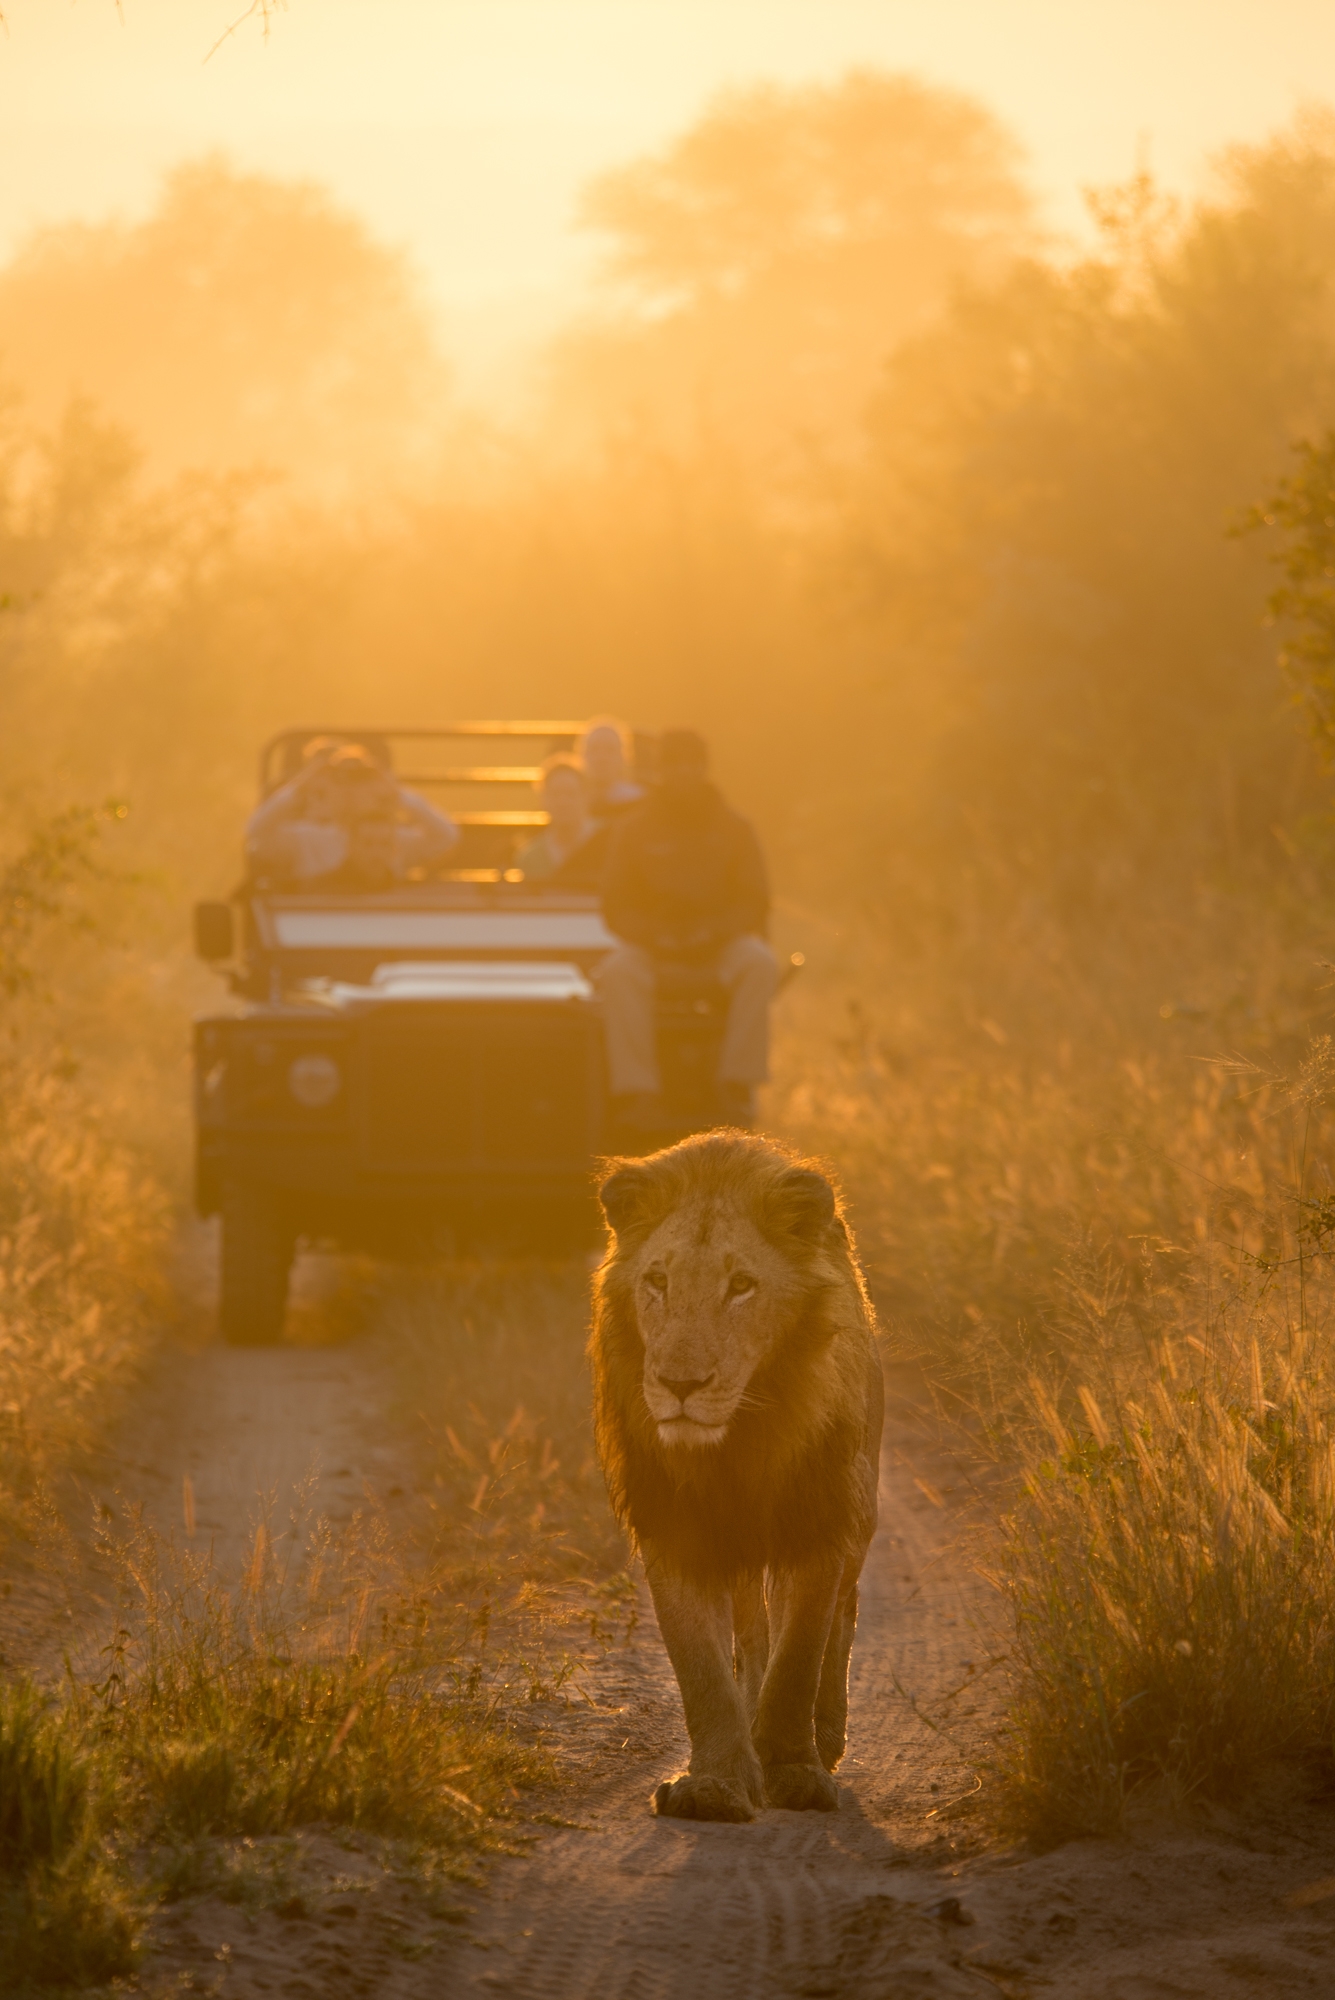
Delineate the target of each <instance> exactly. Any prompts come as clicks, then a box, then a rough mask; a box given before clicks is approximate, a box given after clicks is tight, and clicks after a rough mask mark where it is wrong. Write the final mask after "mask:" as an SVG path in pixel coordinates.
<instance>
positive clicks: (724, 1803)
mask: <svg viewBox="0 0 1335 2000" xmlns="http://www.w3.org/2000/svg"><path fill="white" fill-rule="evenodd" d="M654 1811H655V1812H656V1813H658V1814H659V1815H660V1816H661V1817H662V1818H664V1819H721V1820H728V1821H731V1822H732V1823H733V1824H734V1825H740V1824H741V1823H742V1821H743V1820H748V1819H754V1818H755V1813H754V1812H753V1811H752V1808H751V1802H750V1800H749V1799H748V1798H747V1797H746V1794H745V1793H744V1792H742V1791H741V1790H739V1788H738V1787H737V1786H736V1785H730V1784H729V1783H728V1781H727V1779H726V1778H713V1777H710V1776H708V1775H707V1774H706V1773H703V1772H702V1773H701V1774H700V1776H699V1777H694V1778H693V1777H691V1776H690V1774H689V1773H688V1774H687V1775H686V1776H685V1777H681V1778H669V1779H668V1780H667V1781H666V1782H665V1783H663V1784H661V1785H660V1786H659V1787H658V1790H657V1791H656V1792H655V1793H654Z"/></svg>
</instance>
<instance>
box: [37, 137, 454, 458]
mask: <svg viewBox="0 0 1335 2000" xmlns="http://www.w3.org/2000/svg"><path fill="white" fill-rule="evenodd" d="M0 360H2V361H3V365H4V369H5V373H6V375H7V377H8V378H9V379H12V380H17V381H19V382H21V383H22V384H23V386H24V390H25V394H26V396H27V399H28V402H29V406H30V408H31V410H32V411H33V413H34V414H35V415H36V416H37V417H39V418H41V419H44V420H47V421H50V420H51V419H53V418H54V417H55V416H56V414H57V413H58V412H59V411H61V410H62V409H63V408H64V406H65V404H66V402H67V400H68V399H69V397H70V396H71V395H72V394H78V395H85V396H88V397H90V398H92V399H93V400H94V401H96V403H97V404H98V405H99V406H100V407H101V408H102V409H103V410H105V411H106V413H107V414H108V415H109V416H110V417H112V418H113V419H114V420H115V421H117V422H119V423H122V424H124V425H126V426H127V427H128V428H129V430H130V431H131V432H132V434H133V435H134V436H135V438H136V440H137V441H138V442H139V443H140V445H141V446H142V448H143V450H144V452H145V455H146V457H147V459H148V462H149V465H150V467H151V468H152V469H153V470H155V471H164V470H165V471H175V470H177V469H179V468H181V467H184V466H197V465H206V466H209V467H212V468H218V467H224V466H235V465H239V464H249V463H256V462H261V463H264V464H267V465H271V466H275V467H277V468H279V469H280V470H283V471H285V472H288V473H291V474H292V475H293V476H294V477H295V478H296V480H297V482H298V484H299V485H304V486H306V487H307V488H311V487H314V488H317V489H320V490H323V491H330V490H333V491H344V492H346V491H351V490H354V489H355V488H356V487H357V486H358V485H359V484H360V483H362V482H364V481H365V480H366V479H367V478H374V477H375V476H377V475H379V474H384V473H385V472H387V471H393V470H398V469H401V468H402V467H403V466H404V465H405V464H409V463H411V462H413V460H414V459H415V458H416V457H417V456H419V455H420V454H421V453H422V452H423V449H424V448H426V449H428V450H429V449H430V447H431V445H432V444H433V443H434V439H435V435H436V427H437V425H438V422H439V419H440V416H441V411H442V405H443V399H444V389H445V382H444V370H443V366H442V363H441V361H440V358H439V356H438V353H437V351H436V347H435V344H434V336H433V332H432V327H431V322H430V317H429V314H428V311H427V309H426V307H425V305H424V303H423V301H422V299H421V298H420V296H419V294H418V291H417V288H416V285H415V282H414V279H413V277H412V274H411V272H410V270H409V269H408V266H407V265H406V263H405V261H404V259H403V258H402V257H401V256H400V255H399V254H398V253H397V252H395V251H392V250H388V249H386V248H385V247H384V246H383V245H381V244H379V243H377V242H376V241H375V240H374V238H373V237H372V236H371V235H370V233H369V232H368V231H367V230H366V228H365V227H364V226H363V224H362V223H360V222H359V221H358V220H357V219H356V218H355V217H353V216H350V215H348V214H346V213H345V212H344V211H342V210H341V209H339V208H338V207H337V206H336V205H335V203H334V202H333V200H332V199H331V198H330V197H329V196H328V195H327V194H325V193H324V192H323V191H322V190H321V189H319V188H316V187H314V186H310V185H307V184H305V183H301V182H297V183H291V182H284V181H277V180H272V179H269V178H267V177H265V176H263V175H259V174H241V173H237V172H235V171H234V170H233V169H232V168H231V167H229V166H228V165H227V164H226V162H225V161H223V160H221V159H208V160H202V161H197V162H195V163H193V164H190V165H186V166H182V167H178V168H176V169H175V170H174V171H173V172H172V173H171V174H169V175H168V177H167V179H166V182H165V184H164V188H163V195H162V200H161V202H160V203H159V206H158V208H157V209H156V211H155V212H154V213H153V214H152V215H150V216H149V217H148V218H147V219H146V220H145V221H144V222H141V223H138V224H135V225H126V224H123V223H119V222H108V223H101V224H97V225H90V224H82V223H81V224H73V225H68V226H65V227H60V228H46V229H41V230H39V231H37V232H36V234H34V235H33V236H31V237H30V238H29V239H28V241H27V243H26V244H25V245H24V246H23V247H22V248H21V249H20V250H19V252H18V254H17V255H16V256H15V258H14V259H13V261H12V263H11V264H10V265H9V267H8V268H7V269H6V270H4V271H3V272H0Z"/></svg>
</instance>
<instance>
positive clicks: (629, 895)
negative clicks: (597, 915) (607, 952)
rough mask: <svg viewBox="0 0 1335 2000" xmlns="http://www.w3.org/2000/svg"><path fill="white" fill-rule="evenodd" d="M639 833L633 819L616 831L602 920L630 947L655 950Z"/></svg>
mask: <svg viewBox="0 0 1335 2000" xmlns="http://www.w3.org/2000/svg"><path fill="white" fill-rule="evenodd" d="M637 832H638V829H637V827H636V825H635V822H634V821H633V820H623V821H622V823H621V825H620V826H618V827H615V828H614V829H613V832H612V838H611V852H610V853H609V855H608V858H607V873H606V874H605V875H604V877H603V919H604V921H605V922H606V924H607V928H608V930H610V931H611V932H612V933H613V934H614V936H616V937H619V938H624V939H625V940H626V943H627V944H638V945H645V946H647V947H649V948H652V947H653V945H654V944H655V942H656V939H655V935H654V923H653V919H652V917H651V915H650V914H649V913H648V912H647V911H646V909H645V907H644V901H645V898H644V885H643V883H642V881H641V879H640V870H639V865H638V847H639V842H638V840H637V838H636V835H637Z"/></svg>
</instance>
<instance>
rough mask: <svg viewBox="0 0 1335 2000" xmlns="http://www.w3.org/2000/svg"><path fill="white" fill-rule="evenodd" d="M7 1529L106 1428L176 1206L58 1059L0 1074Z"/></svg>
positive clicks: (154, 1290)
mask: <svg viewBox="0 0 1335 2000" xmlns="http://www.w3.org/2000/svg"><path fill="white" fill-rule="evenodd" d="M0 1097H2V1099H3V1108H2V1109H0V1529H3V1528H4V1527H5V1526H6V1525H8V1526H9V1527H10V1528H13V1527H15V1526H16V1525H17V1524H18V1523H19V1522H20V1520H21V1515H22V1508H23V1503H24V1502H25V1500H26V1499H27V1498H29V1497H30V1496H31V1494H32V1492H33V1490H34V1487H35V1486H36V1484H37V1483H38V1482H40V1481H42V1480H43V1479H48V1478H49V1477H50V1476H51V1475H52V1474H53V1473H55V1472H56V1471H58V1470H59V1469H60V1468H61V1467H63V1466H64V1465H66V1464H68V1463H69V1462H70V1461H71V1460H72V1459H73V1458H74V1457H76V1456H77V1455H78V1454H79V1453H80V1452H81V1451H83V1450H85V1449H86V1448H87V1447H88V1446H89V1445H90V1444H91V1443H92V1441H93V1439H94V1438H95V1436H96V1435H97V1434H98V1432H99V1430H100V1429H101V1428H102V1427H103V1426H104V1425H105V1423H106V1421H107V1418H108V1415H109V1413H110V1411H111V1410H112V1409H113V1408H114V1407H115V1403H116V1399H117V1397H118V1396H119V1394H120V1393H121V1392H122V1391H123V1390H124V1389H125V1387H126V1386H127V1385H128V1384H129V1382H130V1381H132V1380H133V1378H134V1375H135V1373H136V1371H137V1369H138V1368H139V1367H140V1366H141V1364H142V1362H143V1360H144V1357H145V1355H146V1353H147V1351H148V1349H149V1347H150V1345H151V1342H152V1339H153V1337H154V1334H155V1332H156V1330H157V1327H158V1326H159V1325H160V1324H161V1320H162V1316H163V1312H164V1309H165V1305H166V1292H165V1287H164V1284H163V1279H162V1264H161V1254H162V1250H163V1247H164V1243H165V1239H166V1234H167V1227H168V1221H169V1216H168V1209H167V1204H166V1201H165V1199H164V1196H163V1194H162V1191H161V1189H160V1188H159V1187H158V1185H157V1184H156V1183H155V1181H154V1180H153V1178H152V1177H151V1175H150V1174H149V1173H148V1172H147V1171H146V1170H145V1168H144V1167H143V1166H142V1164H141V1163H140V1162H139V1161H137V1160H136V1159H135V1158H134V1156H133V1155H132V1154H130V1153H129V1152H128V1151H127V1150H126V1149H125V1148H124V1147H122V1146H120V1145H119V1144H118V1143H117V1141H116V1139H115V1136H114V1134H112V1133H110V1132H108V1130H107V1129H106V1125H105V1122H104V1120H103V1118H102V1116H101V1114H100V1112H99V1110H98V1107H97V1106H96V1105H95V1104H94V1103H93V1102H92V1101H91V1100H90V1098H89V1097H88V1095H87V1094H86V1093H85V1092H84V1091H83V1090H82V1089H81V1088H80V1087H79V1085H78V1083H77V1081H76V1080H75V1079H73V1078H71V1077H70V1076H69V1075H68V1074H63V1073H62V1068H61V1066H59V1064H58V1060H57V1059H56V1058H55V1057H48V1059H47V1060H46V1061H42V1060H40V1059H30V1060H26V1061H11V1062H9V1063H8V1064H7V1065H6V1066H5V1068H4V1070H3V1073H0Z"/></svg>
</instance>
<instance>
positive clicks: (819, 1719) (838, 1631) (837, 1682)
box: [816, 1557, 862, 1771]
mask: <svg viewBox="0 0 1335 2000" xmlns="http://www.w3.org/2000/svg"><path fill="white" fill-rule="evenodd" d="M861 1569H862V1559H861V1557H859V1558H858V1560H857V1561H856V1562H855V1563H854V1562H850V1563H849V1564H848V1565H847V1567H846V1568H845V1570H844V1573H843V1576H842V1577H841V1578H840V1580H839V1596H838V1598H837V1600H836V1602H835V1607H834V1617H833V1618H832V1619H831V1621H830V1636H829V1638H828V1639H827V1640H826V1642H825V1656H824V1658H823V1659H822V1661H821V1666H820V1686H819V1687H818V1688H817V1690H816V1748H817V1750H818V1751H819V1753H820V1761H821V1763H822V1764H823V1765H824V1766H825V1768H826V1770H827V1771H833V1770H834V1768H835V1766H836V1765H837V1764H838V1762H839V1759H840V1758H841V1757H842V1756H843V1754H844V1751H845V1749H846V1748H847V1747H848V1661H849V1655H850V1654H851V1653H852V1651H853V1634H854V1632H855V1631H856V1629H857V1622H858V1576H859V1574H860V1573H861Z"/></svg>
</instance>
